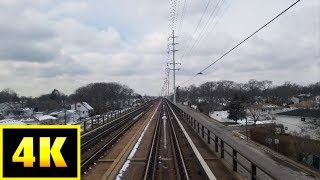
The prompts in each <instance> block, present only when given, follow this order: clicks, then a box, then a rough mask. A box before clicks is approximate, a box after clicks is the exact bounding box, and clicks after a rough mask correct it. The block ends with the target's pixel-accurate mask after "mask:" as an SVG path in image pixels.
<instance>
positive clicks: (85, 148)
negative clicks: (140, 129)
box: [81, 103, 153, 173]
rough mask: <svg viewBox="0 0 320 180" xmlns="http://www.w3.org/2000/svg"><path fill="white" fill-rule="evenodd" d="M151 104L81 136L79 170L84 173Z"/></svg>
mask: <svg viewBox="0 0 320 180" xmlns="http://www.w3.org/2000/svg"><path fill="white" fill-rule="evenodd" d="M152 104H153V103H148V104H146V105H145V106H143V107H141V108H139V109H137V110H136V111H134V112H132V113H130V114H128V115H125V116H124V117H122V118H119V119H117V120H115V121H113V122H111V123H108V124H106V125H103V127H101V128H99V129H96V130H94V131H93V132H90V133H87V134H86V135H85V136H84V137H82V144H81V172H83V173H85V172H86V171H87V170H88V169H89V168H90V167H91V166H92V164H94V162H95V161H96V160H97V159H99V158H100V157H101V156H103V154H104V153H105V152H106V151H107V149H109V148H110V147H112V146H113V145H114V144H115V143H116V142H117V141H118V140H119V139H120V137H121V136H122V135H124V134H125V133H126V132H127V130H129V129H130V128H131V127H132V125H133V124H135V123H136V122H137V121H138V120H139V119H140V118H141V117H142V115H144V114H145V113H146V112H147V111H148V110H149V109H150V108H151V107H152Z"/></svg>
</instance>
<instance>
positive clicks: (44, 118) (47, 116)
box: [38, 115, 57, 121]
mask: <svg viewBox="0 0 320 180" xmlns="http://www.w3.org/2000/svg"><path fill="white" fill-rule="evenodd" d="M56 119H57V118H56V117H53V116H50V115H43V116H39V117H38V120H39V121H45V120H56Z"/></svg>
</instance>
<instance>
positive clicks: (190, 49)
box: [180, 0, 225, 61]
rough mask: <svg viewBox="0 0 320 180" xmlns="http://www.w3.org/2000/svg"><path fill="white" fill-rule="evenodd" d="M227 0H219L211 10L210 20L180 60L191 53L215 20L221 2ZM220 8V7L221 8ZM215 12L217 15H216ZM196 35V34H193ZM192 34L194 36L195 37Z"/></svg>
mask: <svg viewBox="0 0 320 180" xmlns="http://www.w3.org/2000/svg"><path fill="white" fill-rule="evenodd" d="M224 1H225V0H219V1H218V2H217V4H216V6H215V7H214V9H213V11H212V12H211V14H210V16H209V19H208V21H207V22H206V24H205V25H204V27H203V29H202V31H201V32H200V33H199V35H198V37H197V38H196V39H195V40H194V43H193V44H192V46H189V45H190V44H188V47H187V50H186V51H185V52H184V53H183V55H182V56H181V58H180V61H181V60H182V59H183V58H184V57H185V56H186V55H187V54H190V52H191V51H192V49H193V48H194V47H195V46H196V45H197V44H198V43H199V42H200V40H201V39H202V37H203V35H204V32H205V30H206V29H207V28H208V26H209V24H210V23H211V22H212V20H214V19H215V18H216V17H217V13H215V12H217V8H218V7H219V4H220V2H222V4H223V2H224ZM219 9H220V8H219ZM214 14H215V15H214ZM193 36H194V35H193ZM193 36H192V37H193Z"/></svg>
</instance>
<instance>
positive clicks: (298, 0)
mask: <svg viewBox="0 0 320 180" xmlns="http://www.w3.org/2000/svg"><path fill="white" fill-rule="evenodd" d="M300 1H301V0H297V1H295V2H294V3H293V4H291V5H290V6H289V7H288V8H286V9H285V10H283V11H282V12H281V13H279V14H278V15H276V16H275V17H274V18H272V19H271V20H270V21H268V22H267V23H266V24H264V25H263V26H261V27H260V28H259V29H257V30H256V31H254V32H253V33H251V34H250V35H249V36H247V37H246V38H245V39H244V40H242V41H240V42H239V43H238V44H236V45H235V46H234V47H232V48H231V49H230V50H228V51H227V52H225V53H224V54H223V55H222V56H221V57H219V58H218V59H216V60H215V61H213V62H212V63H211V64H209V65H208V66H206V67H205V68H204V69H202V70H201V71H199V72H198V73H196V74H195V75H194V76H192V77H191V78H190V79H188V80H186V81H184V82H183V83H181V84H185V83H187V82H189V81H190V80H192V79H193V78H195V77H196V76H198V75H200V74H203V72H204V71H206V70H207V69H209V68H210V67H211V66H212V65H214V64H215V63H217V62H218V61H220V60H221V59H222V58H223V57H225V56H227V55H228V54H229V53H231V52H232V51H233V50H235V49H236V48H237V47H239V46H240V45H241V44H243V43H244V42H246V41H247V40H248V39H250V38H251V37H252V36H254V35H255V34H257V33H258V32H259V31H261V30H262V29H264V28H265V27H266V26H268V25H269V24H270V23H272V22H273V21H274V20H276V19H277V18H279V17H280V16H281V15H282V14H284V13H285V12H287V11H288V10H289V9H291V8H292V7H293V6H295V5H296V4H297V3H298V2H300Z"/></svg>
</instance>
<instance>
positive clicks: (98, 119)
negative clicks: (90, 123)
mask: <svg viewBox="0 0 320 180" xmlns="http://www.w3.org/2000/svg"><path fill="white" fill-rule="evenodd" d="M97 121H98V123H97V124H98V126H99V124H100V117H98V118H97Z"/></svg>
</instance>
